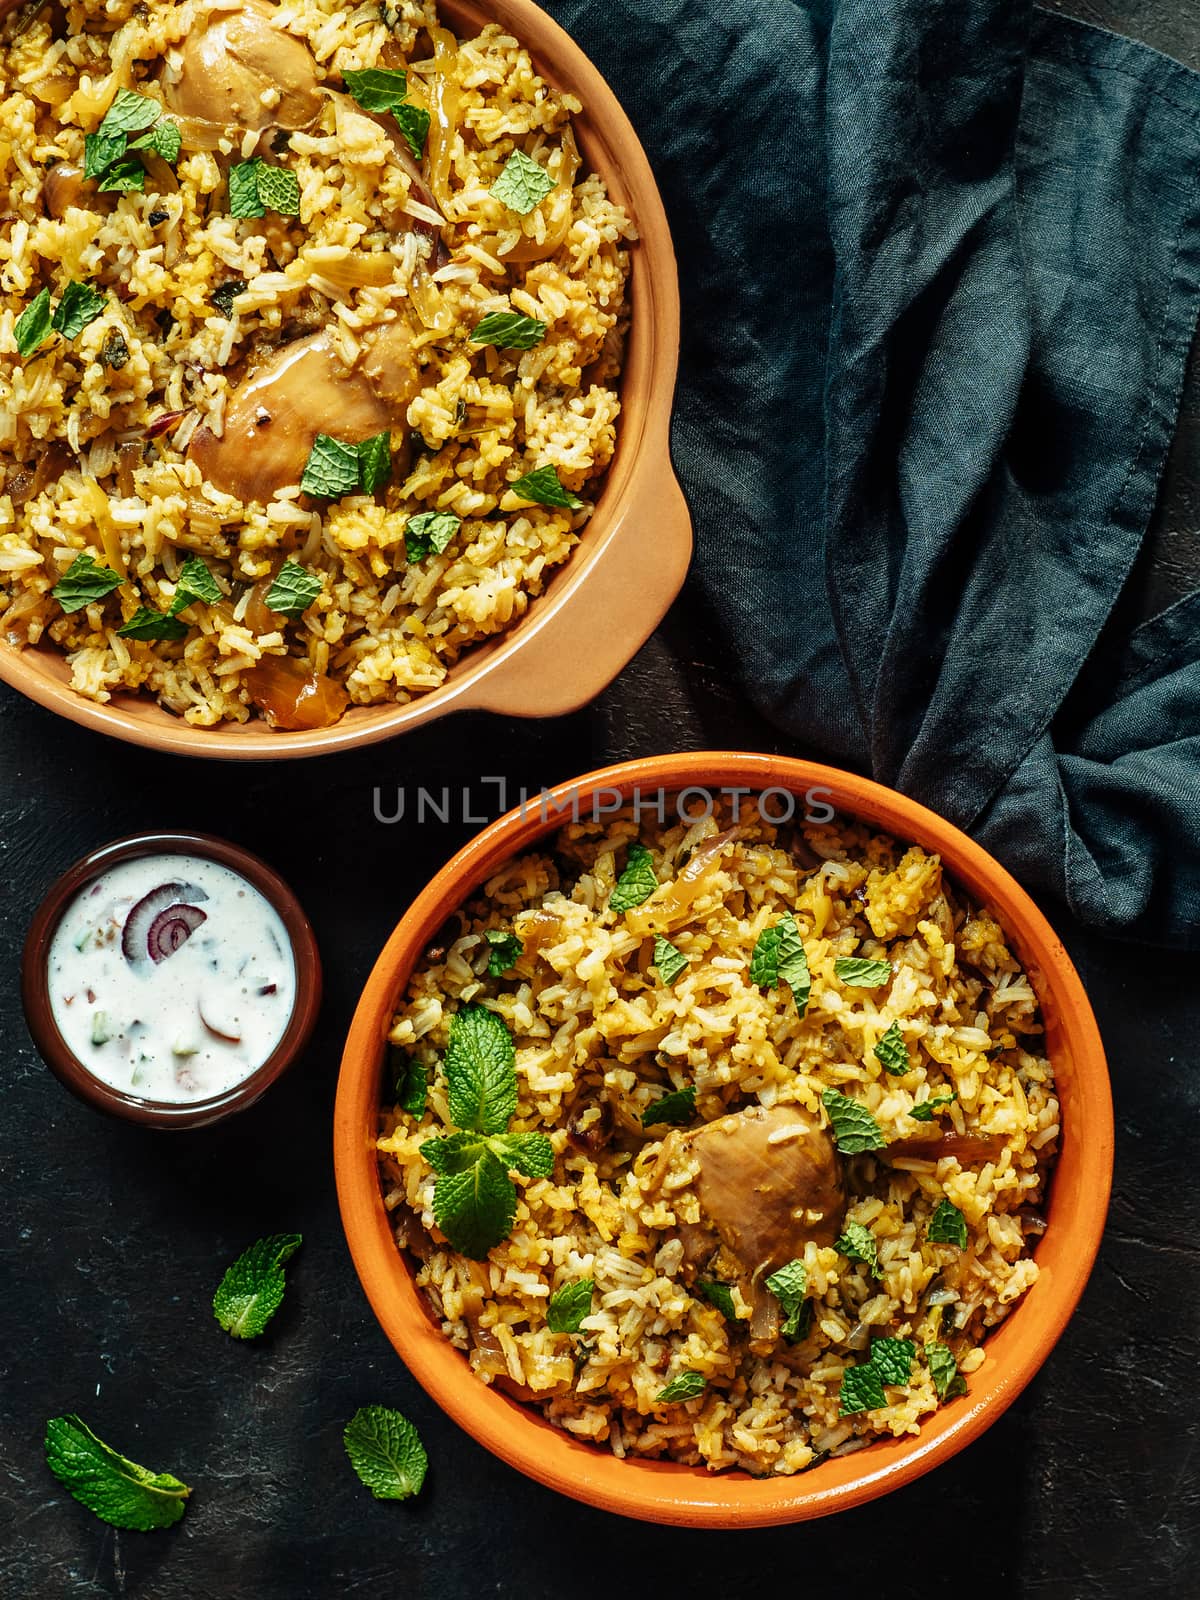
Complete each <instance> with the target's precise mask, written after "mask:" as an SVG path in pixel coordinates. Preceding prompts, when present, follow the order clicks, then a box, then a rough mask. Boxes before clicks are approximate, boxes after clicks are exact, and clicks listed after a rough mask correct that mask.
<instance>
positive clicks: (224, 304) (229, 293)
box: [212, 278, 246, 322]
mask: <svg viewBox="0 0 1200 1600" xmlns="http://www.w3.org/2000/svg"><path fill="white" fill-rule="evenodd" d="M245 292H246V285H245V284H244V283H243V282H242V280H241V279H240V278H227V279H226V281H225V282H224V283H219V284H218V285H217V287H216V288H215V289H214V290H213V292H212V303H213V305H215V306H216V308H217V310H218V311H219V312H220V313H221V315H222V316H223V317H224V318H225V319H226V321H228V322H232V321H233V302H234V301H235V300H236V299H237V297H238V295H240V294H245Z"/></svg>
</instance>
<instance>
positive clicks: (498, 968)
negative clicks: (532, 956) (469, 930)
mask: <svg viewBox="0 0 1200 1600" xmlns="http://www.w3.org/2000/svg"><path fill="white" fill-rule="evenodd" d="M487 942H488V944H489V945H491V949H490V950H489V951H488V963H487V975H488V977H489V978H502V977H503V976H504V974H505V973H506V972H511V971H512V969H513V967H514V966H515V965H516V963H517V961H518V960H519V958H520V955H521V952H522V950H524V948H525V946H524V945H523V944H522V943H521V941H520V939H518V938H517V936H516V934H515V933H506V932H505V931H504V929H503V928H489V929H488V930H487Z"/></svg>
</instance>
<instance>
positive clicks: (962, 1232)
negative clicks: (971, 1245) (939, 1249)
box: [925, 1200, 967, 1250]
mask: <svg viewBox="0 0 1200 1600" xmlns="http://www.w3.org/2000/svg"><path fill="white" fill-rule="evenodd" d="M925 1237H926V1238H927V1239H928V1240H929V1241H930V1243H931V1244H956V1245H957V1246H958V1248H959V1249H960V1250H965V1249H966V1248H967V1219H966V1217H964V1216H963V1214H962V1212H961V1211H960V1210H959V1209H958V1207H957V1206H955V1205H951V1204H950V1202H949V1200H939V1201H938V1203H937V1208H936V1209H935V1211H934V1213H933V1215H932V1217H930V1219H929V1227H928V1229H927V1231H926V1235H925Z"/></svg>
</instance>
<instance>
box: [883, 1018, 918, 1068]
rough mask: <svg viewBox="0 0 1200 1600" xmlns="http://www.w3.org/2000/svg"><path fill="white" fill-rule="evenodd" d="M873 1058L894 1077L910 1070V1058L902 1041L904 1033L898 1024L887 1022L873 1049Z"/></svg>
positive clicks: (906, 1046)
mask: <svg viewBox="0 0 1200 1600" xmlns="http://www.w3.org/2000/svg"><path fill="white" fill-rule="evenodd" d="M874 1055H875V1059H876V1061H878V1062H879V1064H880V1066H881V1067H883V1068H884V1070H885V1071H887V1072H890V1073H891V1074H892V1076H893V1077H894V1078H899V1077H902V1076H903V1075H904V1073H906V1072H909V1071H911V1070H912V1059H911V1057H910V1056H909V1053H908V1045H907V1044H906V1043H905V1042H904V1035H903V1034H902V1033H901V1032H900V1024H899V1023H898V1022H893V1023H891V1024H889V1026H888V1028H887V1029H886V1031H885V1032H884V1033H883V1034H882V1035H881V1036H880V1039H879V1042H878V1044H877V1045H876V1046H875V1051H874Z"/></svg>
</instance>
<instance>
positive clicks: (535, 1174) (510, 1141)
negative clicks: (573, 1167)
mask: <svg viewBox="0 0 1200 1600" xmlns="http://www.w3.org/2000/svg"><path fill="white" fill-rule="evenodd" d="M488 1149H489V1150H491V1151H493V1152H494V1153H495V1154H496V1156H497V1157H498V1158H499V1159H500V1160H501V1161H502V1162H503V1163H504V1165H505V1167H507V1168H508V1169H509V1171H511V1172H519V1173H520V1174H521V1176H522V1177H523V1178H552V1177H553V1176H554V1146H553V1145H552V1144H551V1143H550V1141H549V1139H548V1138H547V1137H546V1135H545V1134H544V1133H494V1134H493V1135H492V1136H491V1138H490V1139H489V1140H488Z"/></svg>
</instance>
